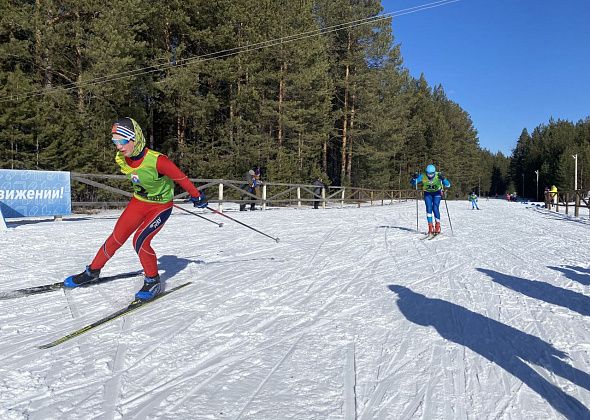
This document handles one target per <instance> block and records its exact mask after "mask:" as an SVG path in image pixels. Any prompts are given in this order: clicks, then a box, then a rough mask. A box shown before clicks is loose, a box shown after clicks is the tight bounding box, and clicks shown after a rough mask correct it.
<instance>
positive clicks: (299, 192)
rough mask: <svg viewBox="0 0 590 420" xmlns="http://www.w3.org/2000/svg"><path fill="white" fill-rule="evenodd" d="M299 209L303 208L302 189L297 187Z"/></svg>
mask: <svg viewBox="0 0 590 420" xmlns="http://www.w3.org/2000/svg"><path fill="white" fill-rule="evenodd" d="M297 207H298V208H301V187H297Z"/></svg>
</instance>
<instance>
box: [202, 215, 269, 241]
mask: <svg viewBox="0 0 590 420" xmlns="http://www.w3.org/2000/svg"><path fill="white" fill-rule="evenodd" d="M207 208H208V209H209V210H211V211H212V212H213V213H215V214H219V215H220V216H223V217H227V218H228V219H229V220H232V221H234V222H236V223H238V224H240V225H242V226H244V227H247V228H248V229H252V230H253V231H254V232H258V233H260V234H261V235H264V236H266V237H267V238H270V239H272V240H273V241H275V242H276V243H278V242H279V238H273V237H272V236H270V235H267V234H266V233H264V232H261V231H259V230H258V229H255V228H253V227H252V226H248V225H247V224H245V223H242V222H240V221H239V220H236V219H234V218H233V217H229V216H228V215H227V214H223V213H222V212H220V211H218V210H215V209H212V208H211V207H209V206H207Z"/></svg>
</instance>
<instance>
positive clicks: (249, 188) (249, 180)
mask: <svg viewBox="0 0 590 420" xmlns="http://www.w3.org/2000/svg"><path fill="white" fill-rule="evenodd" d="M244 181H246V183H245V184H243V185H242V189H243V190H244V191H245V192H247V193H250V194H252V195H256V187H257V186H258V179H257V176H256V171H255V170H254V169H250V170H249V171H248V172H246V173H245V174H244ZM242 201H250V211H254V210H256V197H252V196H251V195H249V194H242ZM246 204H247V203H245V202H244V203H240V211H246Z"/></svg>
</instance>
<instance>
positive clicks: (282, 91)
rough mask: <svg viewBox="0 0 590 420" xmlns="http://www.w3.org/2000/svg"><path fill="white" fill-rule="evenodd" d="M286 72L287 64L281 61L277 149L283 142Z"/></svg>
mask: <svg viewBox="0 0 590 420" xmlns="http://www.w3.org/2000/svg"><path fill="white" fill-rule="evenodd" d="M286 72H287V63H286V62H284V61H283V63H282V64H281V76H280V80H279V113H278V114H279V115H278V132H277V141H278V143H279V147H281V146H282V145H283V142H284V135H285V134H284V129H283V102H284V101H285V90H286V83H285V73H286Z"/></svg>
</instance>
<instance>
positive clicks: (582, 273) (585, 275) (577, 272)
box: [549, 265, 590, 286]
mask: <svg viewBox="0 0 590 420" xmlns="http://www.w3.org/2000/svg"><path fill="white" fill-rule="evenodd" d="M549 268H550V269H552V270H555V271H560V272H562V273H563V274H565V276H566V277H567V278H568V279H570V280H573V281H577V282H578V283H580V284H583V285H584V286H590V269H588V268H582V267H575V266H573V265H562V266H560V267H551V266H550V267H549Z"/></svg>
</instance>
